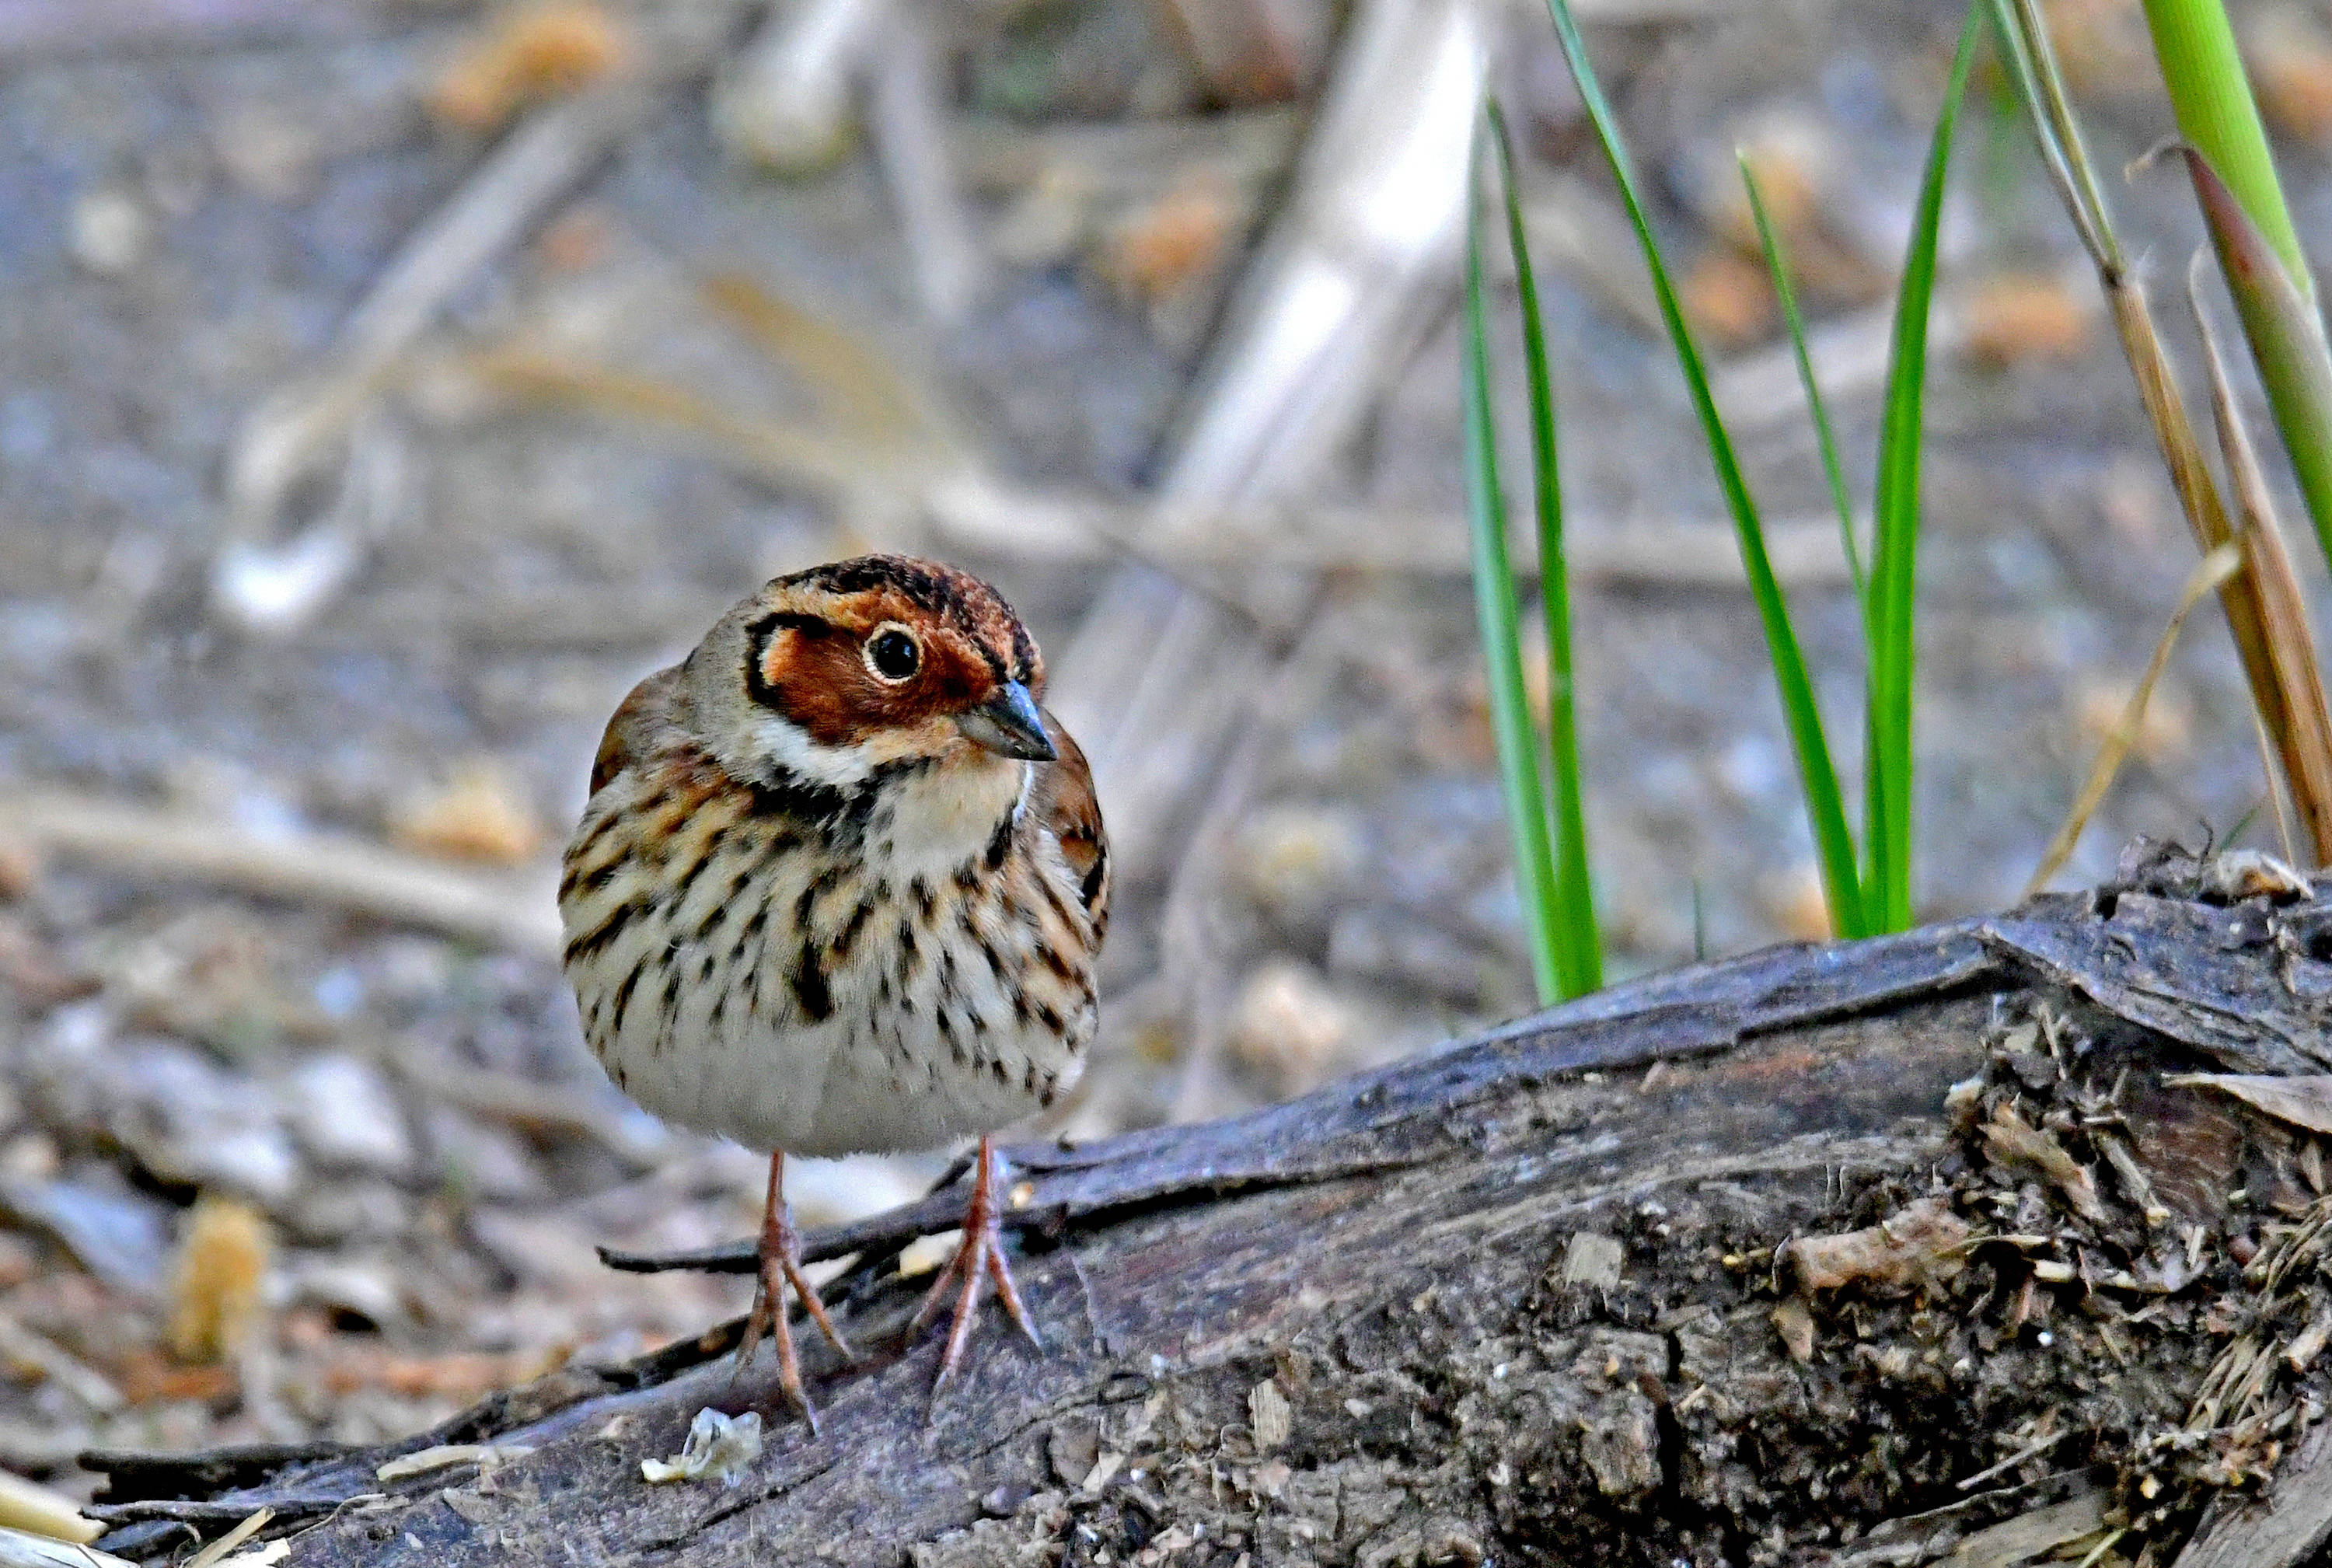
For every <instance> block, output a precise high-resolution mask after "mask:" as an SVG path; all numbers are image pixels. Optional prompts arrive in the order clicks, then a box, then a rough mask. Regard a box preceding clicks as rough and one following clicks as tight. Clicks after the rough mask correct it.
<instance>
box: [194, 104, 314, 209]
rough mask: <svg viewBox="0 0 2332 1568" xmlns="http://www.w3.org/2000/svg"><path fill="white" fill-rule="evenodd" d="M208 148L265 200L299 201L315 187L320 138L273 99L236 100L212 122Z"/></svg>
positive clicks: (229, 172)
mask: <svg viewBox="0 0 2332 1568" xmlns="http://www.w3.org/2000/svg"><path fill="white" fill-rule="evenodd" d="M211 150H212V151H213V152H214V153H215V154H216V155H217V156H218V161H219V167H221V168H224V169H225V171H226V174H227V177H228V178H229V179H232V180H233V181H234V183H235V184H236V185H238V186H241V187H242V188H243V189H244V190H246V191H248V192H250V193H251V194H252V195H253V196H259V197H261V198H262V199H263V200H266V201H273V202H292V201H298V200H300V199H301V197H303V196H307V195H309V194H310V193H311V191H313V190H314V188H315V186H316V176H317V170H318V167H319V166H320V164H321V162H322V158H323V140H322V138H321V137H320V136H319V135H318V134H317V129H316V128H315V127H314V126H313V125H311V124H309V123H308V122H307V121H306V120H302V119H301V117H299V116H298V115H296V114H292V113H290V112H287V111H286V110H284V109H282V107H279V106H278V105H275V104H272V103H247V104H242V105H238V106H236V107H235V108H234V109H231V110H227V112H226V113H225V114H224V115H222V116H221V117H220V118H219V120H218V122H217V123H216V124H215V125H214V126H213V127H212V128H211Z"/></svg>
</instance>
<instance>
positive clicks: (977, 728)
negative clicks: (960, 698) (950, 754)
mask: <svg viewBox="0 0 2332 1568" xmlns="http://www.w3.org/2000/svg"><path fill="white" fill-rule="evenodd" d="M955 724H956V728H957V729H959V730H961V731H963V732H964V734H965V736H966V737H968V738H969V739H970V740H973V741H978V742H979V743H980V744H981V745H983V746H985V747H987V748H988V749H989V751H993V752H995V753H996V754H997V755H998V756H999V757H1018V758H1019V759H1020V760H1023V761H1026V762H1050V761H1052V760H1054V759H1056V757H1058V756H1059V755H1060V753H1059V752H1058V751H1055V750H1054V749H1053V742H1052V741H1051V739H1050V738H1049V737H1047V735H1046V733H1045V721H1044V718H1043V716H1042V715H1041V714H1039V713H1038V712H1037V699H1036V698H1034V697H1032V696H1030V695H1029V694H1028V688H1027V687H1026V686H1024V685H1022V684H1020V683H1019V682H1018V681H1007V682H1005V683H1004V684H1003V686H1002V687H1001V688H1000V689H999V690H998V692H997V693H996V695H994V696H992V697H990V698H989V699H988V701H987V702H985V703H981V704H980V706H979V707H977V708H974V709H971V710H970V712H963V713H958V714H957V715H956V719H955Z"/></svg>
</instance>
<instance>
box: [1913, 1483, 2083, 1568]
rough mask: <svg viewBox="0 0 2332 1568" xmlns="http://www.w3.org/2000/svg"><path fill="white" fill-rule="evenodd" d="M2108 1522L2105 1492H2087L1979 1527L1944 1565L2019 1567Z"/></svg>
mask: <svg viewBox="0 0 2332 1568" xmlns="http://www.w3.org/2000/svg"><path fill="white" fill-rule="evenodd" d="M2105 1525H2106V1495H2105V1494H2104V1493H2103V1492H2084V1493H2082V1494H2081V1495H2080V1496H2078V1497H2070V1498H2068V1499H2066V1500H2065V1501H2064V1502H2062V1503H2056V1504H2052V1505H2050V1506H2048V1507H2046V1508H2035V1509H2033V1510H2032V1512H2031V1513H2030V1514H2020V1515H2017V1516H2016V1517H2015V1518H2013V1519H2009V1520H2005V1521H2003V1522H2002V1523H2000V1524H1998V1525H1993V1527H1992V1528H1990V1529H1989V1530H1978V1531H1977V1532H1976V1533H1975V1534H1974V1535H1970V1536H1969V1537H1968V1538H1967V1539H1966V1540H1964V1541H1963V1542H1961V1543H1960V1544H1959V1548H1958V1549H1957V1550H1956V1551H1954V1553H1953V1554H1951V1555H1950V1556H1949V1557H1946V1558H1945V1559H1944V1562H1945V1568H2016V1564H2018V1563H2030V1562H2031V1561H2032V1560H2033V1559H2034V1558H2036V1557H2041V1556H2046V1555H2047V1554H2050V1552H2052V1551H2054V1550H2055V1549H2056V1548H2058V1547H2060V1546H2062V1545H2064V1544H2066V1543H2068V1542H2070V1541H2078V1540H2079V1539H2081V1537H2083V1536H2084V1535H2096V1534H2097V1533H2098V1531H2100V1530H2102V1529H2104V1528H2105Z"/></svg>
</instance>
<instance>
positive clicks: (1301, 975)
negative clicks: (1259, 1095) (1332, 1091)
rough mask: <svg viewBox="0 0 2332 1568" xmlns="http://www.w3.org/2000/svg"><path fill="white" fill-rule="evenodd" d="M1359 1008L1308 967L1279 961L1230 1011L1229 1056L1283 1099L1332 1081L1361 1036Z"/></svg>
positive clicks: (1252, 978)
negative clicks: (1340, 1059)
mask: <svg viewBox="0 0 2332 1568" xmlns="http://www.w3.org/2000/svg"><path fill="white" fill-rule="evenodd" d="M1358 1027H1359V1018H1358V1016H1357V1014H1356V1011H1355V1009H1353V1008H1352V1005H1351V1004H1350V1003H1348V1002H1346V1001H1345V1000H1344V999H1343V996H1342V995H1341V994H1339V993H1338V992H1337V991H1336V990H1335V989H1334V988H1333V986H1331V985H1330V984H1329V983H1328V980H1327V977H1326V976H1324V975H1323V974H1321V973H1320V971H1319V970H1315V969H1314V968H1313V967H1312V966H1311V965H1310V964H1307V963H1303V962H1300V961H1295V960H1292V959H1277V960H1274V961H1271V962H1269V963H1266V964H1265V965H1264V966H1263V967H1262V968H1260V969H1258V970H1256V971H1255V972H1254V973H1252V974H1250V975H1248V976H1247V981H1246V983H1245V984H1244V985H1242V986H1241V987H1240V988H1239V995H1238V1002H1237V1003H1236V1004H1235V1005H1234V1006H1233V1008H1232V1009H1231V1021H1230V1042H1229V1043H1230V1047H1231V1054H1232V1055H1233V1056H1236V1057H1237V1058H1238V1060H1239V1061H1240V1062H1241V1063H1243V1064H1244V1065H1245V1066H1248V1067H1251V1068H1253V1069H1255V1070H1256V1071H1257V1073H1259V1074H1261V1075H1262V1076H1264V1077H1266V1079H1268V1080H1269V1081H1270V1082H1271V1084H1272V1085H1273V1087H1274V1088H1276V1090H1277V1091H1278V1092H1279V1093H1281V1094H1282V1095H1296V1094H1302V1093H1303V1092H1304V1091H1305V1090H1306V1089H1310V1088H1312V1087H1314V1085H1318V1084H1319V1083H1321V1082H1322V1081H1323V1080H1324V1079H1326V1078H1327V1077H1328V1076H1331V1075H1332V1074H1333V1072H1334V1071H1335V1069H1336V1066H1337V1065H1338V1057H1339V1056H1340V1055H1341V1054H1342V1053H1343V1050H1344V1049H1345V1047H1348V1046H1349V1045H1350V1044H1351V1043H1352V1038H1353V1037H1354V1035H1355V1034H1356V1033H1357V1032H1358Z"/></svg>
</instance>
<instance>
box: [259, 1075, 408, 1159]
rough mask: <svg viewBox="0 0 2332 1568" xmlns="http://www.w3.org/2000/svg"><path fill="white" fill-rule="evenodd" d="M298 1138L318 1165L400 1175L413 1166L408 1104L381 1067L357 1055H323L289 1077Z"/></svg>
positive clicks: (286, 1097) (285, 1092)
mask: <svg viewBox="0 0 2332 1568" xmlns="http://www.w3.org/2000/svg"><path fill="white" fill-rule="evenodd" d="M282 1097H283V1101H284V1105H285V1108H286V1110H287V1112H288V1113H289V1115H290V1120H291V1123H292V1134H293V1136H295V1137H296V1138H298V1139H299V1141H300V1145H301V1148H303V1149H305V1150H306V1151H307V1152H308V1155H309V1157H310V1158H311V1159H312V1160H314V1161H315V1162H317V1163H318V1164H320V1165H322V1166H325V1167H327V1168H330V1169H334V1170H343V1171H366V1172H368V1173H370V1174H373V1175H378V1176H386V1177H391V1178H394V1177H398V1176H402V1175H404V1174H405V1173H406V1171H409V1170H410V1169H411V1168H412V1165H413V1141H412V1138H411V1136H410V1135H409V1134H408V1133H407V1132H406V1124H405V1107H404V1105H403V1104H400V1103H399V1102H398V1100H397V1095H396V1092H395V1091H394V1090H392V1089H391V1088H390V1087H389V1085H388V1080H387V1079H386V1078H385V1077H383V1076H381V1074H380V1071H379V1069H378V1068H377V1067H375V1066H372V1065H371V1064H370V1063H369V1062H365V1061H362V1060H359V1059H358V1058H357V1057H354V1056H337V1055H336V1056H317V1057H314V1058H312V1059H311V1060H309V1061H307V1062H304V1063H302V1064H301V1066H300V1067H299V1068H298V1069H297V1070H296V1071H294V1072H293V1073H292V1076H291V1077H290V1078H289V1079H288V1080H286V1081H285V1083H284V1085H283V1088H282Z"/></svg>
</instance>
